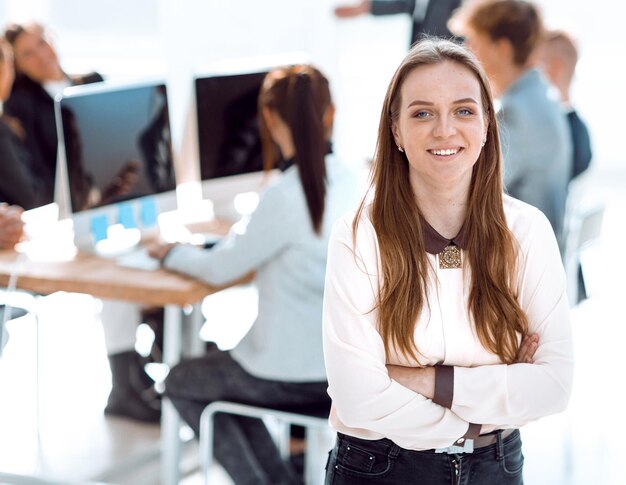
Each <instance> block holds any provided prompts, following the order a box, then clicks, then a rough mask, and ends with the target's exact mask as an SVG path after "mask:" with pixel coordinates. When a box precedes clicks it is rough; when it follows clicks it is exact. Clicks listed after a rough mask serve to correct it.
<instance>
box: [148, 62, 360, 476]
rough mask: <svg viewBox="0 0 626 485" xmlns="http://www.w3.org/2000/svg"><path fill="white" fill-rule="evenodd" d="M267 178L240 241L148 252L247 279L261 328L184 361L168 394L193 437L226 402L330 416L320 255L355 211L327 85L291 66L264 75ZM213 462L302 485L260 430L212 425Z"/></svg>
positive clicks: (229, 422)
mask: <svg viewBox="0 0 626 485" xmlns="http://www.w3.org/2000/svg"><path fill="white" fill-rule="evenodd" d="M259 106H260V109H259V118H260V120H259V121H260V124H261V134H262V148H263V153H264V162H265V166H266V168H272V167H274V166H276V163H277V162H278V161H279V159H281V158H282V159H283V162H282V163H281V164H280V169H281V170H283V174H282V176H281V177H280V178H279V180H278V181H277V182H276V183H275V184H274V185H271V186H270V187H269V188H268V189H267V190H266V191H265V192H264V194H262V196H261V199H260V202H259V205H258V207H257V209H256V211H255V212H253V213H252V214H251V216H250V219H249V221H248V225H247V226H246V228H245V230H236V231H231V233H230V234H229V235H228V236H227V237H226V238H225V239H224V240H222V241H220V242H219V243H218V244H217V245H216V246H215V247H213V248H212V249H210V250H204V249H199V248H196V247H193V246H188V245H174V246H173V245H161V246H155V247H153V248H151V250H150V252H151V255H152V256H153V257H157V258H160V259H162V261H163V265H164V266H165V267H166V268H169V269H171V270H173V271H177V272H180V273H183V274H185V275H189V276H193V277H195V278H198V279H200V280H202V281H205V282H207V283H209V284H212V285H222V284H226V283H228V282H231V281H234V280H237V279H238V278H240V277H243V276H244V275H246V274H248V273H250V272H252V271H255V272H256V285H257V287H258V290H259V308H258V317H257V319H256V321H255V323H254V325H253V326H252V328H251V330H250V331H249V333H248V334H247V335H246V336H245V337H244V338H243V340H242V341H241V342H240V343H239V345H237V347H235V349H233V350H232V351H230V352H223V351H220V350H218V349H214V350H212V351H210V352H209V353H208V354H207V355H206V356H205V357H201V358H196V359H191V360H188V361H183V362H181V363H180V364H179V365H177V366H176V367H174V368H173V369H172V370H171V371H170V373H169V376H168V378H167V380H166V383H165V385H166V391H165V392H166V395H167V396H168V397H170V398H171V400H172V402H173V404H174V406H175V407H176V408H177V409H178V411H179V412H180V414H181V416H182V417H183V418H184V419H185V421H186V422H187V423H188V424H189V425H190V426H191V427H192V428H193V429H194V431H195V432H196V434H197V433H198V427H199V419H200V414H201V413H202V410H203V409H204V407H205V406H206V405H207V404H209V403H211V402H213V401H218V400H228V401H233V402H239V403H245V404H250V405H256V406H263V407H269V408H275V409H282V410H286V409H288V410H294V411H298V410H301V411H304V410H308V411H311V410H314V409H317V412H318V413H319V414H323V415H327V413H328V410H329V406H330V400H329V397H328V395H327V393H326V387H327V382H326V372H325V370H324V362H323V355H322V342H321V338H322V335H321V318H322V297H323V290H324V275H325V270H326V250H327V242H328V237H329V234H330V228H331V226H332V224H333V222H334V221H335V220H336V219H337V218H338V217H340V215H342V214H343V213H344V212H345V211H347V210H349V209H351V208H353V207H355V205H356V202H357V195H358V194H357V183H356V178H355V177H354V176H350V177H348V176H347V175H348V173H349V171H347V170H345V169H342V168H341V166H340V165H338V163H337V161H336V160H335V158H334V157H333V156H332V155H331V154H330V153H329V151H330V150H329V146H330V144H329V141H330V137H331V130H332V125H333V117H334V107H333V104H332V101H331V96H330V89H329V85H328V81H327V79H326V78H325V77H324V76H323V75H322V74H321V73H320V72H319V71H318V70H317V69H315V68H313V67H311V66H308V65H298V66H293V67H289V68H280V69H276V70H274V71H272V72H270V73H269V74H268V75H267V77H266V78H265V80H264V82H263V85H262V87H261V91H260V93H259ZM215 432H216V437H217V439H216V440H215V448H214V450H215V456H216V458H217V460H218V461H219V462H220V463H221V464H222V466H223V467H224V468H225V469H226V470H227V472H228V473H229V474H230V476H231V477H232V479H233V480H234V481H235V483H238V484H242V483H255V484H286V483H298V478H297V477H296V476H295V474H294V471H293V469H292V468H291V466H289V465H288V464H286V463H284V462H283V461H282V459H281V457H280V454H279V453H278V450H277V449H276V447H275V446H274V444H273V442H272V439H271V437H270V435H269V433H268V431H267V429H265V426H264V425H263V423H262V421H260V420H257V419H248V418H242V417H235V416H231V415H224V414H219V415H217V416H216V419H215Z"/></svg>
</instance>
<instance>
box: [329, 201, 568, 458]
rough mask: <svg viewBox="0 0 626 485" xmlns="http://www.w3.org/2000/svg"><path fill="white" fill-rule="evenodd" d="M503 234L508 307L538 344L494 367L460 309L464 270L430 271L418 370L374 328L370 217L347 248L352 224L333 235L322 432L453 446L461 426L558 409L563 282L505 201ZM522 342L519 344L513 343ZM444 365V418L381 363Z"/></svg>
mask: <svg viewBox="0 0 626 485" xmlns="http://www.w3.org/2000/svg"><path fill="white" fill-rule="evenodd" d="M504 210H505V214H506V218H507V221H508V225H509V228H510V230H511V231H512V233H513V235H514V237H515V239H516V240H517V243H518V244H519V248H520V252H521V264H520V270H519V272H518V273H519V274H518V276H517V285H518V301H519V304H520V306H521V308H522V310H523V311H525V312H526V314H527V316H528V322H529V332H530V333H537V334H538V335H539V346H538V348H537V351H536V353H535V355H534V363H533V364H513V365H505V364H502V362H501V360H500V359H499V357H498V356H497V355H496V354H493V353H492V352H490V351H488V350H486V349H485V348H484V347H483V346H482V345H481V343H480V341H479V340H478V337H477V335H476V331H475V327H474V324H473V322H472V319H471V318H470V317H469V311H468V305H467V300H468V295H469V288H470V274H469V270H464V269H462V268H461V269H440V268H439V264H438V260H437V259H438V256H437V255H431V254H429V255H428V260H429V262H430V263H431V266H432V271H431V277H430V280H429V287H428V302H427V304H425V305H424V309H423V310H422V314H421V315H420V317H419V319H418V322H417V325H416V328H415V342H416V345H417V348H418V350H419V356H420V358H419V362H417V361H415V360H413V359H410V358H407V357H406V356H403V355H398V354H395V353H392V354H391V355H390V357H389V360H388V361H387V359H386V357H385V350H384V345H383V341H382V338H381V336H380V334H379V332H378V330H377V324H376V320H377V311H376V310H372V309H373V308H374V307H375V302H376V295H377V293H378V289H379V284H380V281H379V268H380V254H379V250H378V241H377V237H376V233H375V230H374V227H373V226H372V223H371V220H370V218H369V207H368V208H366V210H364V211H363V213H362V216H361V220H360V223H359V226H358V232H357V235H356V249H355V248H354V246H353V233H352V219H353V217H354V214H349V215H347V216H345V217H344V218H343V219H341V220H339V221H338V222H337V223H336V225H335V227H334V229H333V232H332V234H331V239H330V245H329V254H328V266H327V273H326V286H325V293H324V316H323V321H324V328H323V337H324V357H325V362H326V371H327V375H328V381H329V394H330V396H331V398H332V400H333V406H332V410H331V416H330V422H331V425H332V426H333V427H334V428H335V429H336V430H337V431H340V432H342V433H344V434H348V435H352V436H356V437H359V438H364V439H379V438H383V437H385V438H389V439H391V440H392V441H394V442H395V443H396V444H398V445H399V446H401V447H403V448H407V449H412V450H425V449H432V448H443V447H447V446H450V445H452V444H453V443H454V442H455V441H456V440H457V439H458V438H460V437H462V436H463V435H465V433H466V432H467V431H468V427H469V423H477V424H482V425H491V426H495V427H497V428H511V427H519V426H522V425H524V424H526V423H528V422H529V421H533V420H535V419H538V418H540V417H542V416H546V415H549V414H553V413H557V412H559V411H562V410H563V409H564V408H565V406H566V404H567V402H568V400H569V396H570V392H571V387H572V380H573V354H572V336H571V329H570V324H569V306H568V302H567V296H566V288H565V275H564V271H563V266H562V264H561V258H560V255H559V249H558V247H557V243H556V239H555V237H554V233H553V231H552V228H551V226H550V223H549V222H548V220H547V219H546V217H545V216H544V215H543V214H542V213H541V212H540V211H539V210H537V209H535V208H534V207H532V206H530V205H528V204H525V203H523V202H521V201H518V200H516V199H513V198H511V197H508V196H504ZM520 339H521V336H520ZM387 363H388V364H396V365H404V366H413V367H415V366H431V365H435V364H443V365H446V366H454V368H453V369H454V388H453V401H452V406H451V409H447V408H445V407H442V406H440V405H438V404H435V403H434V402H433V401H432V400H431V399H428V398H426V397H424V396H422V395H420V394H418V393H416V392H414V391H412V390H410V389H408V388H406V387H403V386H402V385H400V384H399V383H398V382H396V381H394V380H392V379H390V377H389V375H388V373H387V369H386V367H385V364H387Z"/></svg>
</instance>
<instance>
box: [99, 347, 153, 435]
mask: <svg viewBox="0 0 626 485" xmlns="http://www.w3.org/2000/svg"><path fill="white" fill-rule="evenodd" d="M109 365H110V367H111V384H112V386H111V394H109V400H108V402H107V406H106V408H105V409H104V412H105V414H107V415H109V416H123V417H127V418H131V419H136V420H138V421H143V422H147V423H157V422H159V420H160V418H161V402H160V400H159V399H158V398H157V394H156V392H155V390H154V382H153V381H152V379H150V377H149V376H148V375H147V374H146V372H145V370H144V367H143V364H142V362H141V358H140V356H139V354H137V353H136V352H134V351H128V352H121V353H119V354H113V355H109Z"/></svg>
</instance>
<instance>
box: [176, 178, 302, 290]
mask: <svg viewBox="0 0 626 485" xmlns="http://www.w3.org/2000/svg"><path fill="white" fill-rule="evenodd" d="M290 209H293V201H292V203H291V205H290V201H289V200H288V199H286V198H285V197H284V194H283V193H282V192H281V191H280V190H273V189H269V190H267V191H266V192H265V193H264V194H263V196H262V197H261V200H260V201H259V205H258V207H257V208H256V210H255V211H254V212H253V213H252V214H251V215H250V219H249V220H248V222H247V224H241V223H237V224H236V225H235V226H234V227H233V229H232V230H231V232H230V233H229V235H228V236H227V237H226V238H225V239H224V240H222V241H220V242H219V243H218V244H217V245H216V246H215V247H214V248H212V249H210V250H205V249H200V248H197V247H194V246H190V245H181V246H176V247H174V248H173V249H172V250H171V251H170V253H169V254H168V255H167V257H166V258H165V261H164V265H165V267H166V268H168V269H170V270H173V271H177V272H179V273H182V274H186V275H189V276H192V277H194V278H197V279H199V280H201V281H205V282H206V283H209V284H211V285H224V284H227V283H230V282H232V281H233V280H236V279H238V278H241V277H242V276H245V275H246V274H248V273H250V272H251V271H254V270H256V269H257V268H259V267H260V266H261V265H263V264H264V263H265V262H267V261H269V260H271V259H273V258H275V257H276V255H277V254H278V253H280V251H282V250H283V249H284V248H285V247H286V246H287V245H288V244H289V243H290V242H291V241H292V240H293V238H294V234H297V233H298V232H299V231H300V230H301V226H302V225H303V224H308V223H309V222H308V220H304V222H303V221H302V220H301V219H302V218H301V213H300V212H299V211H297V210H290Z"/></svg>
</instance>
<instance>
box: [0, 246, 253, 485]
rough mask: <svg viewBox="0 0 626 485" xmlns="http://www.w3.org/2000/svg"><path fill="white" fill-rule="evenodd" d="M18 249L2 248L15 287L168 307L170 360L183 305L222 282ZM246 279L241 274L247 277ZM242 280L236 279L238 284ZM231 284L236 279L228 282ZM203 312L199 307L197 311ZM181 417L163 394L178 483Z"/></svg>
mask: <svg viewBox="0 0 626 485" xmlns="http://www.w3.org/2000/svg"><path fill="white" fill-rule="evenodd" d="M18 257H19V255H18V253H17V252H15V251H0V285H4V286H6V285H8V283H9V279H10V275H11V273H12V272H13V271H14V270H15V269H16V268H17V281H16V286H17V288H20V289H24V290H29V291H32V292H35V293H39V294H44V295H45V294H50V293H54V292H56V291H67V292H75V293H86V294H89V295H92V296H94V297H98V298H107V299H117V300H124V301H131V302H135V303H138V304H143V305H158V306H164V307H165V328H164V342H163V347H164V348H163V360H164V362H165V363H166V364H168V365H169V366H172V365H174V364H176V363H177V362H178V361H179V360H180V356H181V351H182V349H181V347H182V345H181V338H182V312H181V308H183V307H185V306H188V305H195V304H197V303H199V302H200V301H201V300H202V299H203V298H204V297H205V296H207V295H210V294H212V293H215V292H217V291H220V290H222V289H224V288H226V286H224V287H213V286H209V285H206V284H203V283H201V282H199V281H197V280H194V279H191V278H187V277H184V276H181V275H177V274H174V273H171V272H169V271H166V270H156V271H144V270H139V269H132V268H126V267H121V266H118V265H116V264H115V262H114V261H113V260H109V259H104V258H100V257H97V256H94V255H89V254H77V255H76V256H75V257H74V258H73V259H71V260H70V261H62V262H51V261H47V262H40V261H32V260H30V259H28V258H27V257H25V256H24V255H22V256H21V257H19V261H18ZM248 280H249V278H248V279H242V280H241V282H243V281H248ZM236 283H238V282H234V283H233V284H236ZM228 286H232V285H228ZM197 313H199V311H198V312H197ZM179 431H180V418H179V416H178V413H177V412H176V410H175V409H174V407H173V406H172V404H171V403H170V402H169V401H168V400H167V399H164V400H163V409H162V418H161V467H162V483H163V484H167V485H170V484H171V485H174V484H176V483H178V478H179V470H178V463H179V455H180V439H179ZM0 474H1V473H0Z"/></svg>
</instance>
